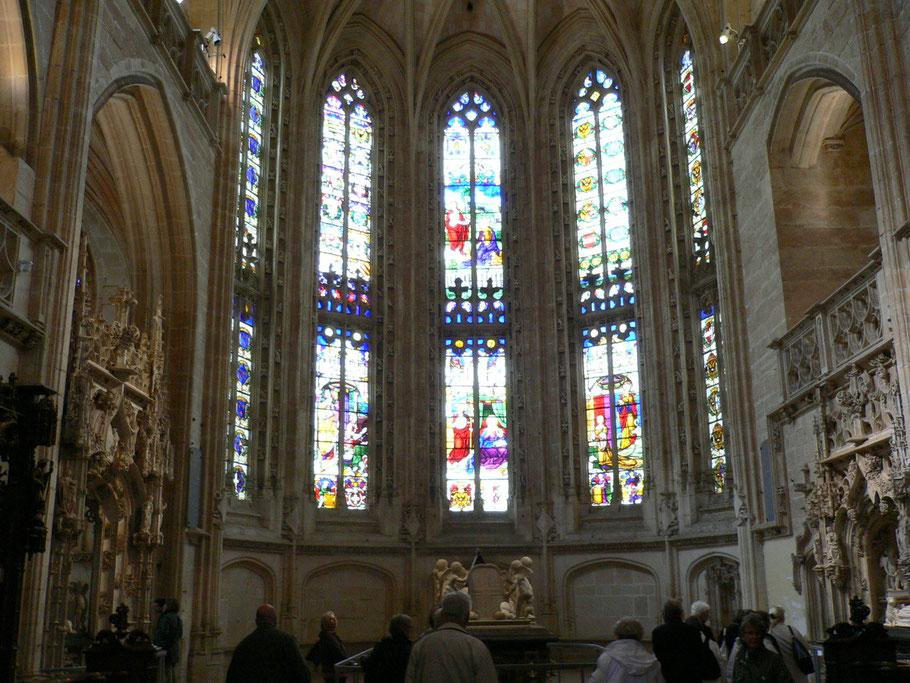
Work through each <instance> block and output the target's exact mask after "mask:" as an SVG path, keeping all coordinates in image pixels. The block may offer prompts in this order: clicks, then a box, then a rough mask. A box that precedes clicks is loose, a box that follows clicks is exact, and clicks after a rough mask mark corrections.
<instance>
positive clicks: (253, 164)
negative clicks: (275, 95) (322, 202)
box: [230, 46, 271, 500]
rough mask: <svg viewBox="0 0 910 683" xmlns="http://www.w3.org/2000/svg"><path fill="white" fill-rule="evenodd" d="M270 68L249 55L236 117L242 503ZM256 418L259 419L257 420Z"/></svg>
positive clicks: (235, 457) (237, 416) (238, 482)
mask: <svg viewBox="0 0 910 683" xmlns="http://www.w3.org/2000/svg"><path fill="white" fill-rule="evenodd" d="M270 71H271V66H270V65H268V64H267V61H266V55H265V51H264V50H263V49H262V48H261V47H255V46H254V48H253V49H252V50H251V53H250V59H249V64H248V67H247V74H246V85H245V88H244V93H243V102H242V117H241V147H240V174H239V175H240V178H239V192H238V196H239V198H240V199H239V201H240V206H239V207H238V211H237V228H236V236H235V242H234V249H235V251H234V296H233V324H232V359H231V360H232V363H231V367H232V375H233V377H232V385H231V394H232V401H231V405H232V407H233V409H232V413H231V414H232V420H231V428H230V437H231V438H230V443H231V449H230V452H231V457H230V468H231V470H230V471H231V476H232V481H233V491H234V493H235V494H236V495H237V497H238V498H239V499H241V500H243V499H245V498H246V497H247V495H248V493H249V491H248V478H249V468H250V453H251V448H250V447H251V443H252V441H253V436H252V435H253V423H254V412H255V408H254V406H253V388H254V385H255V384H256V382H255V381H254V380H255V374H256V373H257V372H258V359H257V348H258V347H259V345H260V338H261V336H260V330H259V314H260V311H259V305H260V299H261V297H262V287H263V285H262V277H263V276H262V269H261V267H260V244H261V233H262V230H263V227H264V221H263V217H264V213H265V212H264V211H263V205H262V203H263V198H264V195H263V193H262V185H263V183H262V179H263V169H264V167H265V165H266V164H267V163H268V161H269V160H268V157H267V155H266V152H265V145H264V141H263V130H264V129H265V124H266V117H267V111H268V110H267V108H266V103H267V98H269V97H270V96H271V94H270V92H269V90H270V88H271V83H270V76H271V74H270ZM257 417H258V416H257Z"/></svg>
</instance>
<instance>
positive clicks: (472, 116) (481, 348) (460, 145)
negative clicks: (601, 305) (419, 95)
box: [442, 88, 509, 512]
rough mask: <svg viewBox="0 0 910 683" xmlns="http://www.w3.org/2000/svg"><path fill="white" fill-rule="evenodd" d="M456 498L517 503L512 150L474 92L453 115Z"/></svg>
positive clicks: (449, 406)
mask: <svg viewBox="0 0 910 683" xmlns="http://www.w3.org/2000/svg"><path fill="white" fill-rule="evenodd" d="M444 126H445V130H444V136H443V171H442V172H443V185H444V212H445V216H444V225H443V226H442V227H443V229H444V244H445V246H444V248H443V254H442V258H443V267H444V277H445V292H446V300H445V310H444V314H443V316H444V317H443V338H444V342H445V420H446V429H445V433H446V445H445V447H446V484H445V485H446V495H447V498H448V502H449V510H452V511H454V512H490V511H494V512H495V511H505V510H507V509H508V505H509V435H508V434H509V433H508V420H507V393H508V392H507V387H506V363H507V356H508V353H507V350H508V343H507V338H506V332H507V330H506V323H507V308H508V307H507V303H506V301H505V297H504V287H503V278H504V267H503V259H504V253H503V240H502V153H501V139H500V128H499V123H498V119H497V112H496V108H495V106H494V105H493V103H492V102H491V101H490V99H489V98H488V97H487V96H486V95H484V94H483V93H481V92H479V91H478V90H476V89H474V88H469V89H466V90H464V91H463V92H461V93H459V95H458V97H457V98H456V99H455V100H454V101H453V102H452V103H451V104H450V106H449V107H448V109H447V111H446V115H445V119H444Z"/></svg>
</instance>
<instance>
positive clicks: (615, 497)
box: [571, 67, 644, 506]
mask: <svg viewBox="0 0 910 683" xmlns="http://www.w3.org/2000/svg"><path fill="white" fill-rule="evenodd" d="M571 135H572V137H571V141H572V142H571V144H572V147H571V152H572V169H573V176H572V181H573V184H574V198H575V206H574V208H575V236H576V252H575V258H576V267H577V271H576V273H577V280H576V290H577V299H576V309H577V310H576V312H577V315H576V322H577V325H578V328H579V329H578V331H577V333H578V334H579V335H580V337H581V346H582V370H581V374H582V381H583V383H584V400H585V424H586V434H587V441H586V449H587V482H588V490H589V492H590V496H591V504H592V505H594V506H605V505H611V504H619V503H622V504H636V503H640V502H641V500H642V490H643V483H644V481H643V480H644V450H643V439H642V434H641V388H640V380H639V378H640V373H639V363H638V327H637V320H636V314H635V301H636V291H635V284H634V277H633V276H634V268H635V265H634V259H633V253H632V237H631V230H630V218H629V196H628V187H627V183H626V154H625V134H624V129H623V107H622V100H621V96H620V88H619V84H618V82H617V80H616V79H615V78H614V77H613V76H612V75H611V74H610V73H609V72H608V71H607V70H605V69H603V68H600V67H597V68H594V69H592V70H591V71H589V72H588V73H587V75H586V76H585V77H584V78H583V79H582V80H581V82H580V84H579V87H578V88H577V90H576V91H575V97H574V99H573V103H572V119H571Z"/></svg>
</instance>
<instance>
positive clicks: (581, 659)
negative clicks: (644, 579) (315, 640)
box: [335, 642, 604, 683]
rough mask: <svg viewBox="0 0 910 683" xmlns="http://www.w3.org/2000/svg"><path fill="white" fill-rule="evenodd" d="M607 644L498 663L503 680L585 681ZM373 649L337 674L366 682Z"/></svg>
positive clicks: (562, 647) (565, 647) (551, 648)
mask: <svg viewBox="0 0 910 683" xmlns="http://www.w3.org/2000/svg"><path fill="white" fill-rule="evenodd" d="M603 649H604V648H603V647H602V646H600V645H596V644H594V643H564V642H562V643H560V642H557V643H548V644H547V660H546V661H540V662H521V663H503V662H497V663H496V673H497V674H499V680H500V681H502V682H503V683H506V682H509V683H512V682H514V683H518V682H519V681H541V682H543V681H546V682H547V683H584V682H585V681H587V680H588V679H589V678H590V677H591V674H592V673H593V672H594V668H595V667H596V665H597V657H598V655H600V653H601V652H603ZM372 651H373V648H369V649H367V650H363V651H362V652H358V653H357V654H356V655H353V656H351V657H348V658H347V659H343V660H341V661H340V662H338V663H337V664H335V673H336V674H340V673H343V674H346V675H347V681H346V683H364V671H363V662H364V660H366V658H367V657H368V656H369V654H370V653H371V652H372Z"/></svg>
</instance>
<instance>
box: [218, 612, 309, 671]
mask: <svg viewBox="0 0 910 683" xmlns="http://www.w3.org/2000/svg"><path fill="white" fill-rule="evenodd" d="M259 681H269V683H310V670H309V669H307V666H306V662H304V661H303V655H301V654H300V646H299V645H298V644H297V639H296V638H294V636H292V635H291V634H290V633H288V632H287V631H282V630H281V629H279V628H278V612H276V611H275V608H274V607H272V606H271V605H263V606H262V607H260V608H259V609H258V610H256V630H255V631H253V632H252V633H251V634H250V635H248V636H247V637H246V638H244V639H243V640H241V641H240V645H238V646H237V648H236V649H235V650H234V655H233V657H231V664H230V666H229V667H228V672H227V683H258V682H259Z"/></svg>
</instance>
